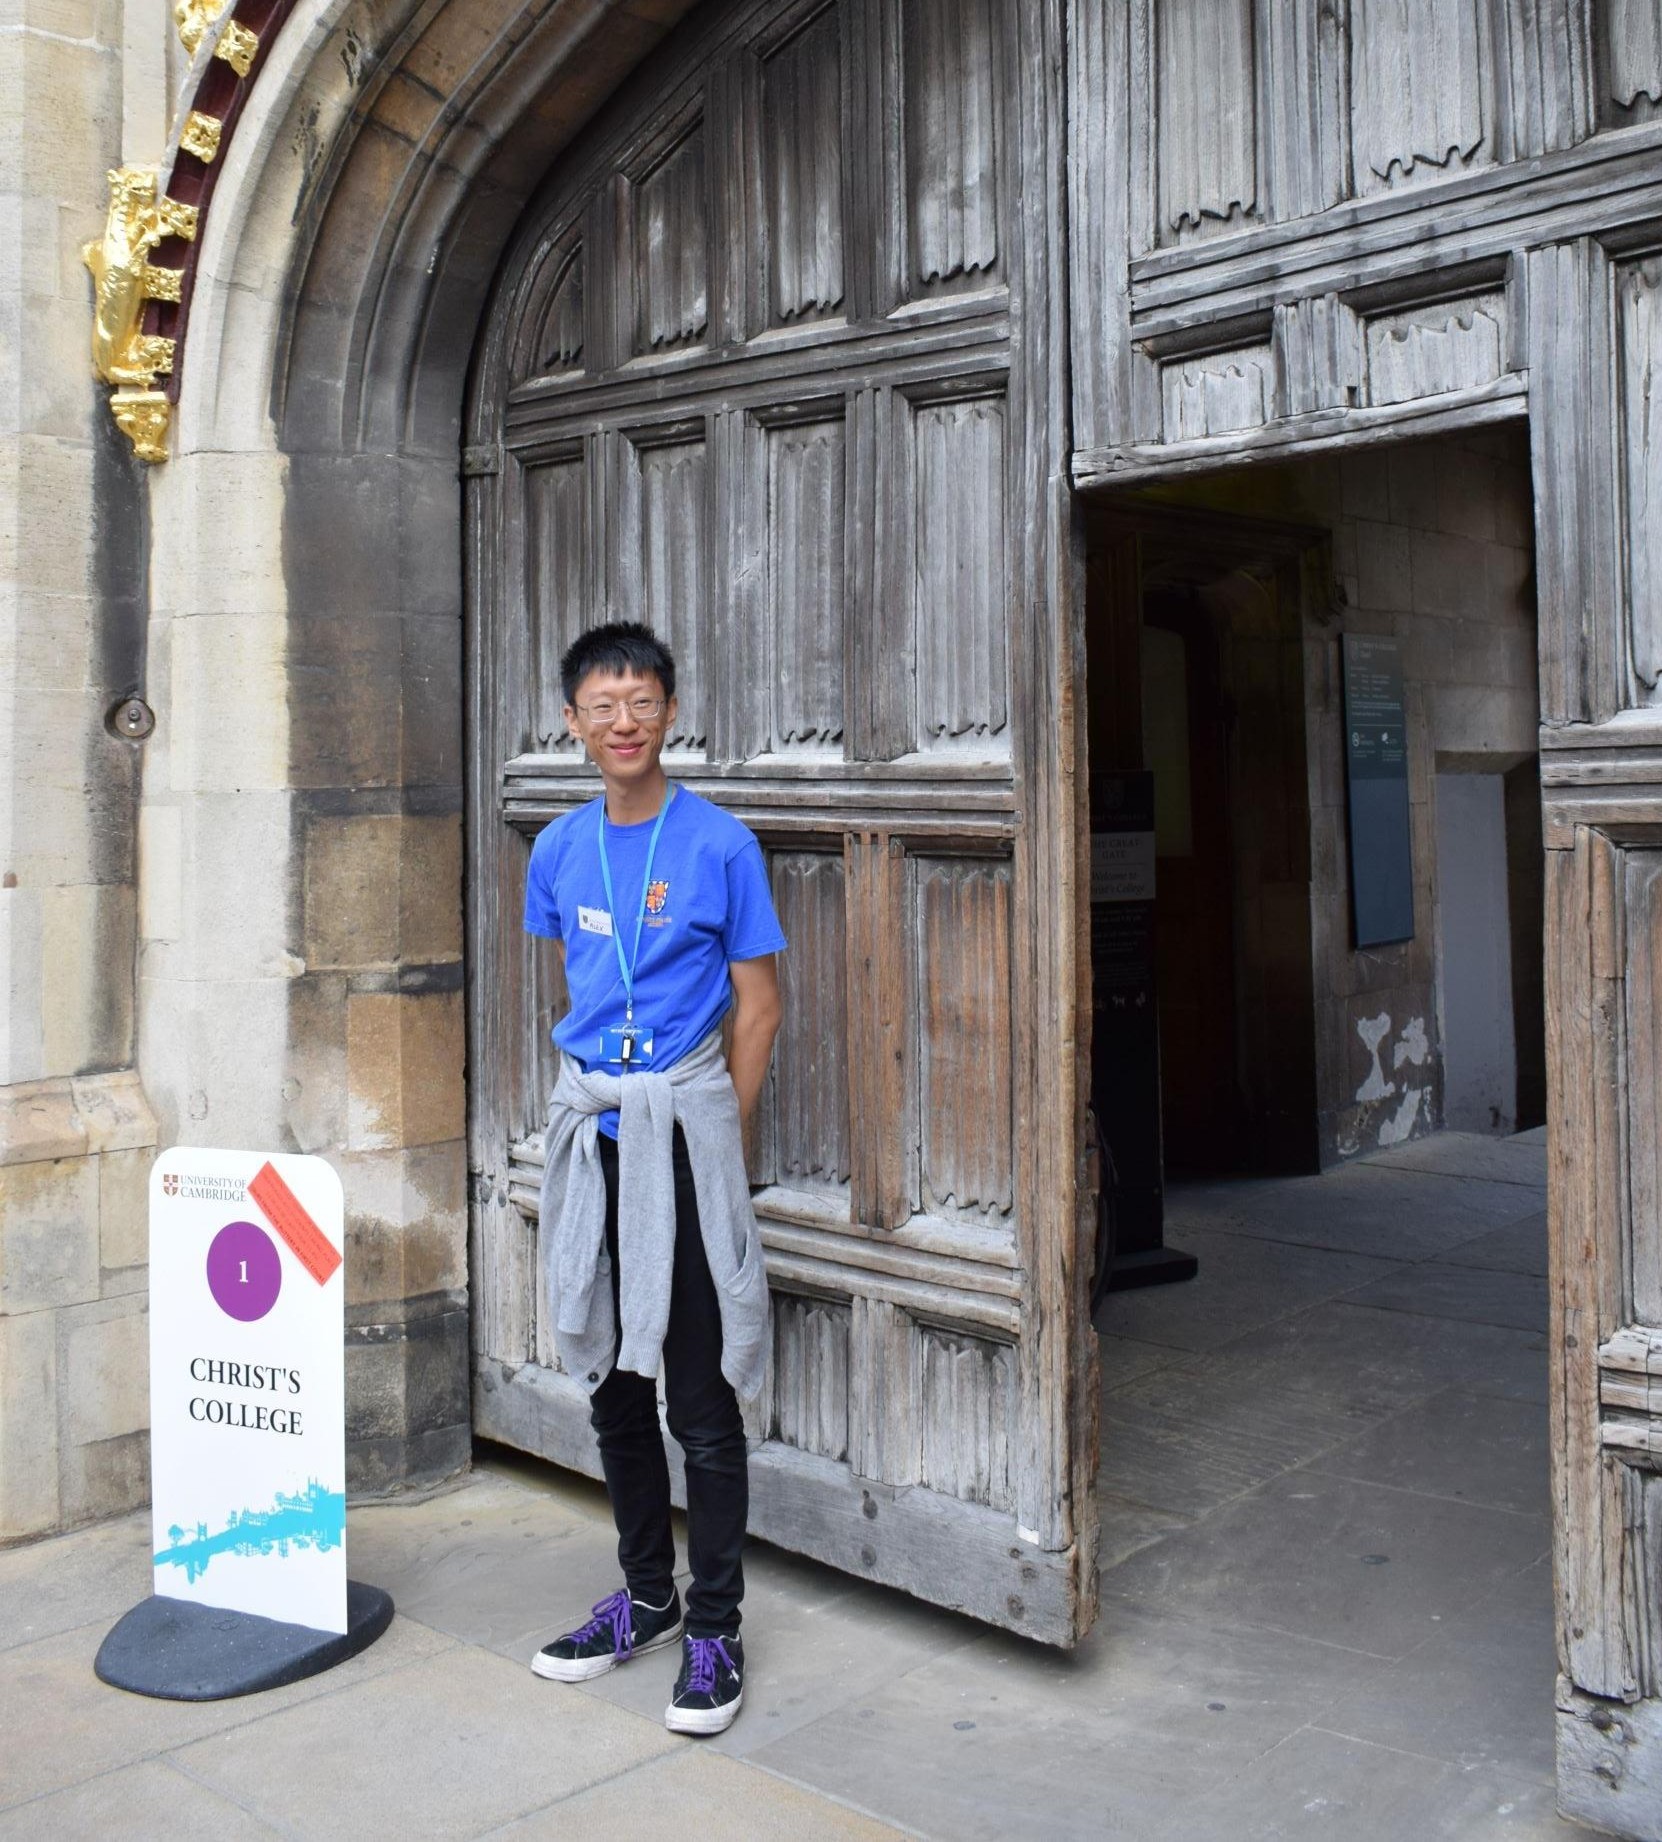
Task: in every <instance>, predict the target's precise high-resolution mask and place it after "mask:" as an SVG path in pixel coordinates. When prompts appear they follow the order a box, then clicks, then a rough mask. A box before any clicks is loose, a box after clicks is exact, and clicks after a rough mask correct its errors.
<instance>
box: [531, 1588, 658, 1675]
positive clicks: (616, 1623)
mask: <svg viewBox="0 0 1662 1842" xmlns="http://www.w3.org/2000/svg"><path fill="white" fill-rule="evenodd" d="M680 1635H681V1598H680V1595H679V1594H678V1593H676V1592H673V1591H672V1592H671V1593H670V1596H669V1604H668V1605H660V1606H656V1607H654V1606H650V1605H647V1604H646V1603H645V1602H644V1601H642V1600H640V1599H631V1598H630V1597H629V1594H628V1593H627V1592H626V1591H625V1592H620V1593H613V1594H612V1595H611V1597H610V1598H608V1599H602V1600H601V1601H600V1603H599V1604H598V1605H597V1606H596V1607H595V1608H594V1611H593V1614H592V1615H591V1616H590V1618H589V1622H588V1623H587V1624H586V1625H579V1626H578V1627H577V1629H576V1630H575V1631H568V1632H566V1634H565V1636H564V1637H557V1638H555V1640H554V1641H553V1643H551V1644H545V1645H544V1646H543V1647H542V1649H541V1650H539V1651H538V1652H537V1654H536V1655H535V1656H534V1657H532V1659H531V1668H532V1670H533V1671H534V1672H535V1673H536V1674H537V1675H539V1676H546V1677H547V1678H548V1680H549V1681H550V1682H587V1681H588V1680H589V1679H590V1678H591V1677H593V1676H603V1675H605V1673H606V1672H607V1670H609V1669H616V1668H617V1666H618V1664H619V1663H627V1662H628V1661H629V1659H630V1658H631V1657H632V1656H634V1655H635V1654H636V1652H637V1651H641V1650H657V1649H659V1648H660V1647H661V1646H662V1645H664V1644H673V1643H674V1642H675V1640H676V1639H677V1638H678V1637H679V1636H680Z"/></svg>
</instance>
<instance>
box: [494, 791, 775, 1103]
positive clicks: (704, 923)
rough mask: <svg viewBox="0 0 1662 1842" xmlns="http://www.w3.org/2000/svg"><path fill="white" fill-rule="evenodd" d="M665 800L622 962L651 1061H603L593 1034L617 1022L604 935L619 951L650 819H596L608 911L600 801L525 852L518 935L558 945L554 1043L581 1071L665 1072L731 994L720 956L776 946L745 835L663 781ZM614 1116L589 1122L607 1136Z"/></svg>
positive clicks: (747, 955)
mask: <svg viewBox="0 0 1662 1842" xmlns="http://www.w3.org/2000/svg"><path fill="white" fill-rule="evenodd" d="M669 802H670V803H669V810H668V812H667V813H666V814H665V815H664V828H663V830H662V832H660V833H659V836H658V848H657V850H656V852H655V853H654V854H653V858H652V883H651V887H650V888H649V889H646V890H645V895H646V922H645V925H644V926H643V927H642V928H641V949H640V958H639V960H638V961H636V963H635V968H634V982H635V1024H636V1027H637V1028H638V1029H639V1028H644V1029H647V1030H650V1032H651V1034H652V1039H653V1041H652V1060H651V1062H650V1063H645V1062H643V1063H641V1064H639V1068H638V1069H637V1068H634V1067H629V1068H626V1067H624V1066H622V1065H621V1064H619V1063H617V1062H615V1061H609V1060H606V1059H605V1057H604V1053H603V1043H602V1034H603V1032H604V1031H605V1030H607V1029H615V1028H617V1027H618V1026H619V1025H621V1024H622V1022H623V1020H624V987H623V975H622V973H621V972H620V971H619V969H618V960H617V947H616V945H614V932H615V937H616V940H617V941H619V942H621V943H622V946H623V952H624V957H625V958H628V957H629V956H630V955H631V954H632V952H633V951H634V945H635V921H636V917H637V916H638V915H639V914H640V912H641V897H642V893H643V884H644V879H645V875H646V856H647V847H648V845H649V844H650V842H651V839H652V828H653V826H654V825H655V824H656V822H657V818H656V815H654V817H653V818H650V819H647V820H646V821H645V822H644V823H642V824H639V825H613V824H610V823H608V824H607V826H606V856H607V860H608V862H609V863H610V865H611V870H612V892H613V894H614V895H615V896H616V898H617V913H616V914H615V915H613V914H612V912H611V908H610V905H609V904H608V902H607V900H606V884H605V880H604V878H603V877H602V875H601V870H600V817H601V813H602V812H603V811H604V809H605V799H604V796H602V798H600V799H596V800H591V801H590V802H589V804H588V805H586V806H581V807H579V808H578V809H577V811H576V812H569V813H567V814H566V816H565V817H564V818H563V819H558V820H556V821H555V823H554V824H552V825H549V826H547V827H545V829H544V830H543V831H542V832H541V833H539V834H538V837H537V841H536V843H535V844H534V845H532V847H531V868H530V872H529V874H528V876H527V877H526V881H525V931H526V932H527V933H529V934H541V935H544V936H545V937H547V938H548V939H550V940H563V941H564V942H565V949H566V989H567V991H568V992H569V993H570V995H571V1008H570V1010H568V1011H567V1012H566V1014H565V1016H564V1017H562V1018H561V1019H560V1021H559V1022H558V1023H557V1024H556V1025H555V1026H554V1040H555V1042H557V1043H558V1044H559V1045H560V1047H561V1048H562V1049H564V1050H565V1051H566V1053H567V1054H568V1055H570V1056H571V1057H572V1058H573V1059H574V1060H575V1061H576V1062H577V1063H578V1064H579V1065H580V1066H581V1067H582V1069H583V1070H584V1072H585V1073H591V1072H593V1070H595V1069H596V1068H601V1069H604V1071H605V1072H606V1073H608V1074H625V1073H634V1072H638V1071H639V1069H665V1068H669V1067H671V1066H672V1065H673V1064H674V1063H676V1062H678V1061H680V1059H681V1058H682V1056H684V1055H685V1054H686V1053H687V1052H688V1051H689V1050H690V1049H693V1048H696V1047H697V1045H698V1044H699V1043H700V1042H702V1041H703V1040H704V1038H705V1037H706V1036H708V1035H709V1033H710V1031H711V1030H713V1029H714V1028H715V1027H716V1025H717V1024H718V1023H719V1022H720V1021H721V1020H722V1018H723V1017H724V1016H726V1014H727V1009H728V1006H729V1005H730V1004H731V1003H732V1001H733V987H732V980H731V978H730V977H729V974H728V970H727V968H728V964H729V962H730V961H732V960H736V959H760V958H762V957H763V956H764V955H766V954H768V953H777V952H779V951H780V950H781V949H782V948H783V947H784V945H785V936H784V934H783V933H782V932H781V931H780V927H779V917H778V916H777V915H776V914H775V913H774V910H773V894H772V891H771V890H770V889H769V887H768V873H767V865H766V864H765V862H764V861H763V859H762V848H761V846H760V845H759V844H758V843H757V842H756V837H755V834H754V833H753V832H752V831H751V830H750V828H749V827H748V826H746V825H743V824H741V823H740V821H739V820H737V819H735V818H733V817H732V816H731V815H729V814H728V813H725V812H723V811H722V810H721V809H720V807H718V806H712V805H711V804H710V802H709V801H708V800H706V799H700V798H699V797H698V795H697V794H696V793H689V792H688V791H687V789H686V788H685V787H673V786H672V787H671V789H670V796H669ZM608 922H609V923H610V926H611V929H612V930H613V931H607V923H608ZM617 1118H618V1116H617V1114H616V1113H603V1114H602V1115H601V1117H600V1129H601V1130H602V1131H603V1132H605V1133H606V1134H607V1135H608V1136H609V1137H612V1138H616V1137H617Z"/></svg>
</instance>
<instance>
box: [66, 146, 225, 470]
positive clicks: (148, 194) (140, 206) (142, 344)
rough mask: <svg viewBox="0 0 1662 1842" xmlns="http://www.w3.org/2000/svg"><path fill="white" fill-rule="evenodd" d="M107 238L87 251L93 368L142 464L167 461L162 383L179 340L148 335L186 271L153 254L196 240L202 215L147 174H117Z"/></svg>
mask: <svg viewBox="0 0 1662 1842" xmlns="http://www.w3.org/2000/svg"><path fill="white" fill-rule="evenodd" d="M109 179H110V213H109V218H108V220H107V221H106V223H105V225H104V234H103V236H101V237H97V238H95V239H94V240H93V241H92V242H90V243H88V244H87V245H86V246H85V247H84V248H83V250H82V251H81V256H82V260H83V261H84V262H85V263H86V265H87V267H88V268H89V269H90V270H91V271H92V282H93V308H92V362H93V368H94V369H95V370H96V371H97V373H98V375H99V376H100V377H101V378H102V379H103V380H104V382H105V383H107V384H113V385H115V386H116V395H115V398H114V400H113V402H112V404H111V409H112V411H113V412H114V415H115V419H116V422H117V424H118V426H119V427H120V428H121V429H122V431H123V433H125V434H126V435H127V437H128V438H129V439H130V440H131V442H132V443H133V451H134V453H136V454H138V455H139V456H140V457H141V458H142V459H144V460H150V461H158V460H166V458H167V427H168V419H169V405H168V402H167V398H166V397H165V396H164V395H163V394H162V393H161V392H160V391H159V390H157V389H156V377H157V375H158V374H159V373H166V372H169V371H171V370H172V369H173V341H172V340H171V339H163V338H160V337H158V336H156V335H155V334H150V333H146V332H145V331H144V330H143V320H144V310H145V307H146V305H147V304H148V303H149V302H150V301H176V300H178V298H179V288H180V280H181V271H180V270H178V269H168V268H158V267H157V266H156V265H155V264H154V263H152V262H151V261H150V254H151V252H152V251H153V250H154V249H155V248H156V246H157V244H159V243H160V242H161V241H162V240H163V238H165V237H184V238H186V239H187V240H188V239H191V238H194V237H195V235H196V209H195V207H194V206H192V205H181V204H177V203H175V202H174V200H172V199H170V198H168V197H166V196H165V195H163V196H158V194H157V182H156V174H155V172H154V171H153V170H152V169H151V168H149V167H139V166H122V167H117V168H115V169H114V170H113V171H112V172H111V173H110V175H109Z"/></svg>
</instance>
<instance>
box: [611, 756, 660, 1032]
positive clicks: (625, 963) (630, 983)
mask: <svg viewBox="0 0 1662 1842" xmlns="http://www.w3.org/2000/svg"><path fill="white" fill-rule="evenodd" d="M674 798H675V787H674V783H673V782H672V783H671V785H670V787H669V790H668V792H666V793H665V795H664V803H663V805H661V806H660V807H659V808H658V822H657V824H656V825H654V826H653V827H652V836H651V837H650V838H649V839H648V840H647V845H646V874H645V875H644V876H643V877H642V878H641V909H640V913H639V914H638V915H636V917H635V950H634V952H633V953H632V954H631V955H630V956H629V958H628V959H625V958H624V957H623V942H622V941H621V940H620V939H619V938H618V915H617V897H616V896H615V895H613V894H612V866H611V864H610V863H609V862H608V861H607V858H606V802H605V800H604V799H603V800H601V802H600V877H601V881H602V882H604V883H605V885H606V908H607V910H608V912H609V913H610V915H611V917H612V945H613V946H614V947H616V948H617V969H618V973H619V975H620V976H621V977H622V979H623V999H624V1022H625V1023H633V1022H634V1021H635V968H636V967H637V966H638V965H639V964H640V959H641V929H642V928H643V927H644V926H645V925H646V898H647V897H648V896H649V895H650V894H651V893H652V859H653V858H654V856H656V855H657V851H658V834H659V832H661V831H662V830H663V829H664V820H665V819H667V818H668V817H669V804H670V801H671V800H672V799H674Z"/></svg>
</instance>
